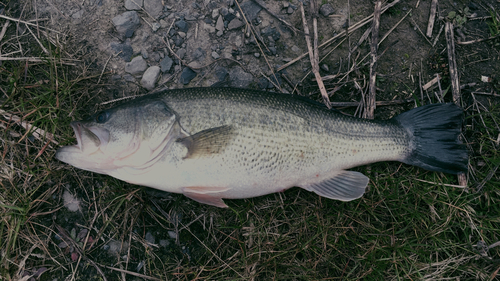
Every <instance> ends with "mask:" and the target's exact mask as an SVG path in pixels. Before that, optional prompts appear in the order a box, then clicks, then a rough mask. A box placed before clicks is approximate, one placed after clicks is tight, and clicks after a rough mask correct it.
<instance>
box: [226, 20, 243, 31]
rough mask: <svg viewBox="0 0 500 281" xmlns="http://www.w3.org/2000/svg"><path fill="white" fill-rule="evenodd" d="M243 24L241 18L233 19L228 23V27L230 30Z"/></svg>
mask: <svg viewBox="0 0 500 281" xmlns="http://www.w3.org/2000/svg"><path fill="white" fill-rule="evenodd" d="M242 26H243V22H242V21H240V20H239V19H233V20H232V21H231V22H230V23H229V24H228V25H227V29H229V30H233V29H237V28H240V27H242Z"/></svg>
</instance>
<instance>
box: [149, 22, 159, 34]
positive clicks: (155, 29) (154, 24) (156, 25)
mask: <svg viewBox="0 0 500 281" xmlns="http://www.w3.org/2000/svg"><path fill="white" fill-rule="evenodd" d="M160 27H161V24H159V23H157V22H154V23H153V24H152V25H151V29H153V32H156V31H157V30H158V29H160Z"/></svg>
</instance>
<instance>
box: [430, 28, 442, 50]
mask: <svg viewBox="0 0 500 281" xmlns="http://www.w3.org/2000/svg"><path fill="white" fill-rule="evenodd" d="M443 29H444V25H441V28H440V29H439V32H438V35H437V36H436V38H434V41H432V47H434V46H436V44H437V41H438V40H439V37H440V36H441V33H443Z"/></svg>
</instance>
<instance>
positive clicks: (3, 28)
mask: <svg viewBox="0 0 500 281" xmlns="http://www.w3.org/2000/svg"><path fill="white" fill-rule="evenodd" d="M9 25H10V21H9V20H7V21H5V24H4V25H3V27H2V31H0V42H2V39H3V37H4V35H5V32H7V28H8V27H9Z"/></svg>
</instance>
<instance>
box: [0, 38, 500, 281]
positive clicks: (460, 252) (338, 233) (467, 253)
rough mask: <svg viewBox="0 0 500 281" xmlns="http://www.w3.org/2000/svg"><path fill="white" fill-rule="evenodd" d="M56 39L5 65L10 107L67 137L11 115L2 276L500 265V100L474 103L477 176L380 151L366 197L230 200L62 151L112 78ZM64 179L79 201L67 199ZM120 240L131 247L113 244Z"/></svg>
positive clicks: (437, 271) (284, 273)
mask: <svg viewBox="0 0 500 281" xmlns="http://www.w3.org/2000/svg"><path fill="white" fill-rule="evenodd" d="M42 42H43V40H42ZM44 44H45V45H46V47H47V48H48V49H50V50H51V52H52V53H51V55H50V57H52V58H55V59H56V60H52V59H50V60H49V59H48V60H47V61H46V62H44V63H28V64H27V67H26V63H25V62H3V64H2V65H1V66H0V69H1V71H0V92H1V93H0V95H1V97H0V106H1V107H0V109H1V110H3V111H4V112H6V113H8V114H10V115H9V116H17V117H22V119H23V120H24V121H26V122H27V123H28V124H30V125H32V126H35V127H36V128H39V129H41V130H43V132H46V133H51V134H54V137H53V140H55V141H57V142H58V143H59V144H58V145H57V144H55V143H52V142H49V139H50V138H49V137H48V135H47V134H42V135H41V136H40V137H39V138H37V137H34V136H33V132H32V131H31V132H27V131H26V129H25V128H24V127H22V126H21V125H20V123H19V122H17V123H16V122H14V121H13V120H12V119H9V118H6V117H5V116H0V118H2V119H1V125H2V130H1V133H0V143H1V146H0V156H1V158H0V249H1V250H0V277H1V278H0V279H5V280H11V279H16V278H18V277H19V276H22V274H23V273H29V272H31V273H33V272H35V271H36V270H40V269H43V268H46V271H45V272H44V273H43V274H42V277H41V280H53V279H54V278H57V279H58V280H65V279H66V278H68V277H69V278H72V277H73V279H74V280H102V279H103V278H102V276H103V275H104V276H106V278H107V279H108V280H117V279H118V278H121V273H120V272H119V271H118V270H122V271H123V270H125V271H127V272H128V273H134V274H139V277H137V278H140V277H141V276H142V277H144V276H145V277H151V278H156V279H152V280H165V279H168V280H171V279H181V280H193V279H203V280H253V279H256V280H270V279H275V280H320V279H321V280H323V279H326V280H359V279H366V280H410V279H411V280H438V279H445V278H457V279H460V280H464V279H474V280H491V279H494V278H498V272H499V269H500V267H499V261H500V247H492V248H489V249H485V248H484V246H482V245H486V248H487V247H488V246H491V245H495V243H496V242H498V241H500V218H499V214H500V189H499V188H498V187H499V186H500V178H499V174H500V172H498V166H499V164H500V155H499V153H498V147H499V144H498V142H497V138H498V135H499V134H500V130H499V127H498V125H499V124H500V118H499V116H500V107H499V106H498V104H496V105H495V104H493V105H491V106H488V107H487V109H488V111H486V110H485V109H483V108H482V107H479V106H478V101H476V100H474V101H473V102H471V104H468V105H469V106H467V107H466V108H467V112H466V114H467V118H466V121H465V122H466V126H465V130H464V137H465V142H466V143H467V144H468V146H469V148H470V151H471V154H470V171H469V173H468V175H467V176H468V183H469V184H468V188H462V187H457V185H458V182H457V178H456V176H453V175H445V174H441V173H435V172H429V171H424V170H422V169H419V168H415V167H410V166H407V165H403V164H399V163H378V164H373V165H370V166H366V167H360V168H357V170H358V171H360V172H363V173H365V174H366V175H368V176H369V177H370V179H371V182H370V185H369V189H368V191H367V193H366V194H365V196H363V197H362V198H361V199H359V200H355V201H352V202H340V201H333V200H328V199H325V198H320V197H318V196H317V195H315V194H313V193H310V192H307V191H304V190H301V189H299V188H292V189H290V190H288V191H286V192H284V193H279V194H271V195H268V196H263V197H259V198H252V199H245V200H227V204H228V205H229V206H230V208H228V209H218V208H215V207H210V206H206V205H201V204H198V203H196V202H194V201H192V200H190V199H188V198H186V197H184V196H182V195H177V194H171V195H166V196H164V197H162V196H160V195H159V194H157V193H155V194H151V193H150V191H149V190H147V189H145V188H141V187H138V186H133V185H129V184H125V183H123V182H121V181H119V180H116V179H113V178H110V177H106V176H101V175H97V174H93V173H89V172H85V171H80V170H77V169H74V168H72V167H69V166H68V165H65V164H63V163H60V162H58V161H57V160H55V159H54V158H53V156H54V153H55V150H56V149H57V147H59V146H61V145H65V144H69V143H73V142H74V136H73V132H72V130H71V129H70V127H69V126H68V124H69V122H70V121H72V120H75V119H79V118H82V117H84V116H85V115H86V114H88V113H90V112H89V111H93V106H94V104H96V103H98V102H99V101H98V99H96V98H94V97H95V96H96V93H98V87H100V86H102V85H96V84H97V80H98V79H97V76H83V77H82V76H80V74H81V73H83V71H82V70H81V69H79V68H78V67H73V66H68V65H65V64H61V60H62V59H63V58H62V57H61V55H60V54H61V53H62V52H59V51H57V48H55V47H54V46H51V45H50V44H49V43H47V42H44ZM34 46H35V47H34V48H33V50H34V51H33V52H36V43H35V44H34ZM35 55H40V54H39V53H36V54H35ZM54 61H58V63H54ZM99 71H100V70H94V71H93V73H100V72H99ZM478 108H480V109H481V110H480V111H479V110H478ZM32 130H33V129H32ZM66 190H69V191H70V192H71V193H73V194H74V195H75V197H77V198H78V199H79V200H80V202H81V203H80V205H81V211H77V212H70V211H68V210H67V209H66V207H64V206H63V205H64V201H63V199H62V198H63V194H64V192H65V191H66ZM61 230H63V231H61ZM82 230H88V236H87V237H86V238H81V237H80V238H79V237H78V234H79V233H83V232H82ZM148 232H149V233H151V234H152V236H154V237H155V241H154V243H151V242H148V241H147V240H146V236H147V233H148ZM64 233H66V234H67V237H66V236H64ZM174 235H176V236H177V237H174ZM89 237H92V240H95V241H97V242H95V243H90V242H88V241H90V240H89V239H88V238H89ZM160 240H163V241H162V242H160ZM62 241H67V242H68V243H69V244H70V245H72V246H70V247H65V248H62V247H60V244H61V243H62ZM82 241H87V242H88V243H89V244H87V245H86V246H84V245H83V243H82ZM112 241H116V242H118V245H119V246H120V247H122V249H121V251H120V250H119V251H118V252H116V253H114V254H111V255H110V253H109V250H108V249H107V246H109V245H110V243H111V242H112ZM165 241H166V242H165ZM73 242H74V244H72V243H73ZM74 253H81V254H79V256H78V257H77V258H76V260H74V256H73V255H72V254H74ZM97 268H99V270H100V271H102V274H101V273H100V272H99V271H98V270H97ZM128 273H127V274H126V276H127V278H128V279H131V278H133V277H132V276H131V275H129V274H128Z"/></svg>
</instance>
